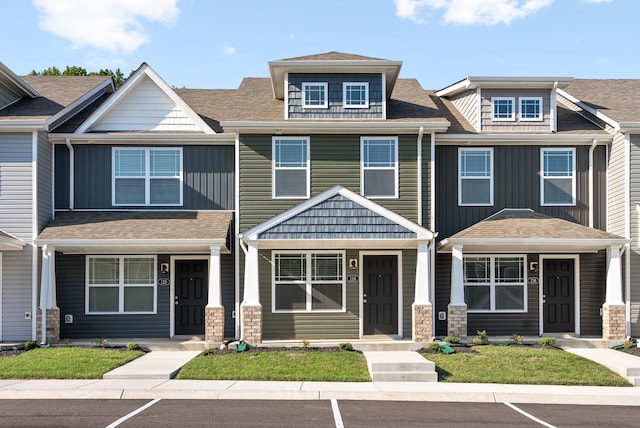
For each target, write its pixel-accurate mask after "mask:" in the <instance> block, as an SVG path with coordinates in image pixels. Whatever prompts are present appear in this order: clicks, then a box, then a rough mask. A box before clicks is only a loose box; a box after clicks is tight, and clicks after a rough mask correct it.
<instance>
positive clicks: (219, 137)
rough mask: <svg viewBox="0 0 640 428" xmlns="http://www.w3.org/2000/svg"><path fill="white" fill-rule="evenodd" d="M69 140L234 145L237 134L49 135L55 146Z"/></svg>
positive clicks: (110, 142) (93, 142)
mask: <svg viewBox="0 0 640 428" xmlns="http://www.w3.org/2000/svg"><path fill="white" fill-rule="evenodd" d="M67 139H69V141H70V142H72V143H73V142H75V143H91V144H113V142H114V141H117V142H118V143H128V142H130V143H132V144H140V143H146V142H147V141H153V142H168V143H171V144H173V145H175V144H188V143H195V144H202V143H206V142H209V143H219V144H234V143H235V134H234V133H230V132H227V133H224V134H193V133H188V134H173V133H157V134H156V133H130V132H112V133H109V132H107V133H95V134H94V133H88V134H65V133H59V134H55V133H53V134H49V141H51V142H52V143H54V144H66V141H67Z"/></svg>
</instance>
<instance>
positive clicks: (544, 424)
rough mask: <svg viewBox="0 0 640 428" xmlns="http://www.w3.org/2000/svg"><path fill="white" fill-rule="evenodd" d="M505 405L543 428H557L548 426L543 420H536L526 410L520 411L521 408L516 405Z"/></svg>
mask: <svg viewBox="0 0 640 428" xmlns="http://www.w3.org/2000/svg"><path fill="white" fill-rule="evenodd" d="M504 404H505V405H506V406H509V407H511V408H512V409H513V410H515V411H516V412H518V413H520V414H521V415H523V416H526V417H527V418H529V419H531V420H532V421H534V422H537V423H539V424H540V425H542V426H544V427H547V428H556V426H555V425H551V424H548V423H546V422H545V421H543V420H541V419H538V418H536V417H535V416H533V415H531V414H529V413H527V412H525V411H524V410H522V409H520V408H518V407H516V406H514V405H513V404H511V403H504Z"/></svg>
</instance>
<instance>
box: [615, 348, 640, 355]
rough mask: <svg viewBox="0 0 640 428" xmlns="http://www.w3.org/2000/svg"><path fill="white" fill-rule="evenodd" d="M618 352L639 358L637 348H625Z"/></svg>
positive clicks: (639, 350) (639, 352)
mask: <svg viewBox="0 0 640 428" xmlns="http://www.w3.org/2000/svg"><path fill="white" fill-rule="evenodd" d="M620 352H624V353H626V354H631V355H635V356H636V357H640V349H638V348H625V349H621V350H620Z"/></svg>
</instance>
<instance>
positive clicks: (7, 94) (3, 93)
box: [0, 86, 20, 108]
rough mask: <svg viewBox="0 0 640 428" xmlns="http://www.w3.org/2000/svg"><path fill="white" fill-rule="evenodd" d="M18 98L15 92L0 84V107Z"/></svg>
mask: <svg viewBox="0 0 640 428" xmlns="http://www.w3.org/2000/svg"><path fill="white" fill-rule="evenodd" d="M18 99H20V97H18V96H17V95H16V94H14V93H13V92H11V91H9V90H8V89H7V88H4V87H2V86H0V108H3V107H5V106H7V105H9V104H11V103H13V102H15V101H17V100H18Z"/></svg>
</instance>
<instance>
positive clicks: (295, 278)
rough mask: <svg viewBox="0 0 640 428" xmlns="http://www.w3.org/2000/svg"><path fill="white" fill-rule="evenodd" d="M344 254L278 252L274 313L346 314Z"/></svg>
mask: <svg viewBox="0 0 640 428" xmlns="http://www.w3.org/2000/svg"><path fill="white" fill-rule="evenodd" d="M344 270H345V268H344V253H343V252H278V253H275V254H274V263H273V299H272V307H273V311H274V312H344V310H345V307H344V302H345V278H344Z"/></svg>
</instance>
